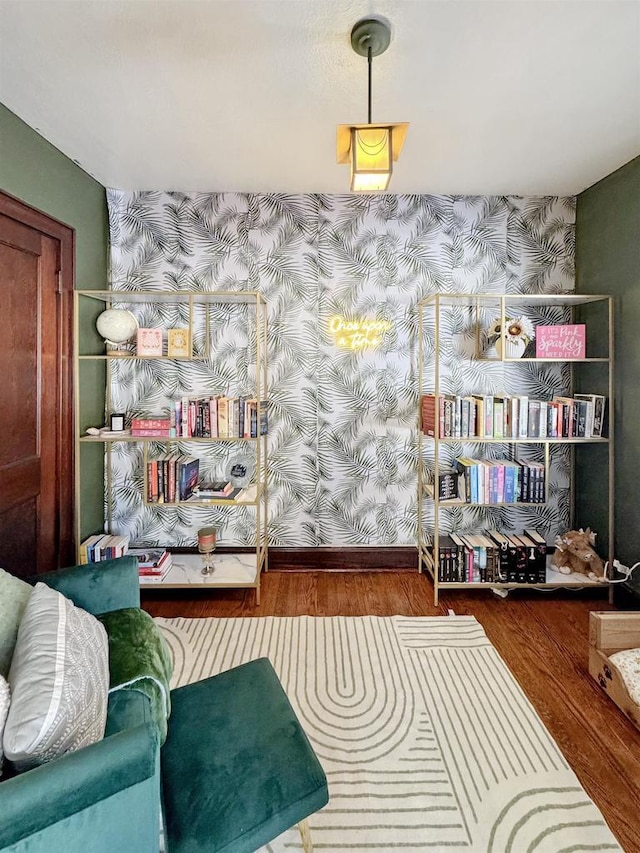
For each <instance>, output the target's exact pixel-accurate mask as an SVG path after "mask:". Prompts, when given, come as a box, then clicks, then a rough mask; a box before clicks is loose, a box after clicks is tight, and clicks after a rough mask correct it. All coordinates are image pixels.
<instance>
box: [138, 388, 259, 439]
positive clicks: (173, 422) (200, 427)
mask: <svg viewBox="0 0 640 853" xmlns="http://www.w3.org/2000/svg"><path fill="white" fill-rule="evenodd" d="M259 421H260V422H259V423H258V401H257V400H254V399H248V398H246V397H223V396H220V395H218V396H208V397H181V398H180V399H179V400H174V403H173V406H172V408H171V412H170V416H169V417H167V418H133V419H132V420H131V434H132V435H134V436H140V437H149V438H150V437H155V438H257V437H258V436H259V435H266V434H267V431H268V417H267V401H266V400H262V401H261V402H260V419H259Z"/></svg>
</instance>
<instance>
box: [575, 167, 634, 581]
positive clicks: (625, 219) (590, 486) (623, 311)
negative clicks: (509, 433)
mask: <svg viewBox="0 0 640 853" xmlns="http://www.w3.org/2000/svg"><path fill="white" fill-rule="evenodd" d="M576 290H577V291H578V292H580V293H610V294H611V295H613V296H614V297H615V320H614V328H615V340H616V343H615V352H614V358H615V362H614V363H615V407H614V411H615V423H616V426H615V440H616V444H615V553H616V556H617V557H618V559H619V560H620V561H621V562H622V563H624V564H626V565H631V564H633V563H635V562H636V561H637V560H640V502H639V500H638V471H639V470H640V379H639V372H638V371H639V368H640V157H637V158H636V159H635V160H632V161H631V162H630V163H627V164H626V166H623V167H622V168H621V169H618V170H617V171H616V172H614V173H613V174H611V175H609V176H608V177H606V178H604V179H603V180H601V181H599V182H598V183H597V184H594V186H592V187H590V188H589V189H587V190H585V191H584V192H583V193H581V194H580V195H579V196H578V207H577V215H576ZM603 467H604V460H602V461H601V462H600V469H599V470H598V469H597V468H596V469H595V470H594V468H593V467H591V468H590V470H589V471H588V472H587V471H586V467H585V466H584V465H581V468H580V471H579V475H580V476H579V478H578V483H580V481H582V483H583V489H582V491H581V492H580V491H579V493H578V502H579V503H578V513H577V517H578V518H580V519H582V518H589V517H591V516H593V517H594V518H595V519H596V524H597V523H599V522H598V520H597V519H598V518H599V515H600V510H601V509H602V505H603V498H604V495H603V488H602V483H603V482H604V471H603ZM598 484H599V486H600V487H599V488H598ZM594 526H595V525H594ZM596 529H597V528H596ZM634 587H637V588H638V589H640V572H638V573H636V579H635V580H634Z"/></svg>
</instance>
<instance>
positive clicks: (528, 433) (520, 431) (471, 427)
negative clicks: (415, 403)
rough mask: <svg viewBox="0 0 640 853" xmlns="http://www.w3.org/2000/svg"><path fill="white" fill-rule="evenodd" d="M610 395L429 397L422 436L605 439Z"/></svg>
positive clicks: (425, 401) (425, 396)
mask: <svg viewBox="0 0 640 853" xmlns="http://www.w3.org/2000/svg"><path fill="white" fill-rule="evenodd" d="M606 402H607V399H606V397H603V396H601V395H599V394H575V395H574V396H573V397H560V396H557V397H554V398H553V400H531V399H529V397H527V396H525V395H521V396H517V397H510V396H506V395H501V396H498V395H490V394H482V395H470V396H467V397H461V396H460V395H459V394H458V395H455V394H440V395H435V394H423V396H422V432H423V433H424V434H425V435H430V436H433V437H435V436H436V435H437V436H438V438H481V439H482V438H484V439H486V438H490V439H496V438H504V439H514V438H515V439H527V438H530V439H538V438H601V437H602V435H603V424H604V416H605V409H606Z"/></svg>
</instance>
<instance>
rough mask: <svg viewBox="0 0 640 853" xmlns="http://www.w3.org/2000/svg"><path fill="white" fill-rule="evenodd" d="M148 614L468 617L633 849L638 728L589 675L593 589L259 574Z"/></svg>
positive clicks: (371, 575)
mask: <svg viewBox="0 0 640 853" xmlns="http://www.w3.org/2000/svg"><path fill="white" fill-rule="evenodd" d="M143 606H144V607H145V609H146V610H147V611H148V612H149V613H151V614H152V615H153V616H186V617H204V616H216V617H223V616H226V617H239V616H242V617H250V618H253V617H259V616H302V615H310V616H337V615H343V616H366V615H374V616H393V615H396V614H398V615H403V616H435V615H443V614H446V613H447V611H448V610H449V608H451V609H453V610H454V611H455V613H457V614H459V615H465V614H466V615H472V616H475V617H476V618H477V619H478V621H479V622H480V623H481V624H482V626H483V627H484V629H485V631H486V632H487V635H488V637H489V639H490V640H491V642H492V643H493V645H494V646H495V647H496V649H497V650H498V652H499V654H500V655H501V657H502V658H503V660H504V661H505V663H506V664H507V666H508V667H509V669H510V670H511V672H512V673H513V675H514V676H515V678H516V679H517V680H518V682H519V684H520V686H521V687H522V689H523V690H524V692H525V693H526V695H527V697H528V698H529V700H530V701H531V703H532V704H533V706H534V707H535V708H536V710H537V712H538V714H539V715H540V717H541V718H542V720H543V721H544V723H545V725H546V726H547V728H548V729H549V731H550V733H551V735H552V736H553V738H554V739H555V741H556V743H557V744H558V746H559V747H560V749H561V750H562V752H563V753H564V755H565V757H566V759H567V761H568V762H569V764H570V765H571V767H572V768H573V770H574V771H575V773H576V774H577V776H578V778H579V779H580V781H581V783H582V785H583V786H584V788H585V790H586V791H587V793H588V794H589V796H590V797H591V798H592V799H593V800H594V802H595V803H596V804H597V805H598V807H599V808H600V809H601V811H602V813H603V814H604V816H605V819H606V820H607V822H608V823H609V826H610V827H611V829H612V830H613V832H614V833H615V835H616V837H617V838H618V840H619V841H620V844H621V845H622V847H623V848H624V850H625V851H626V853H640V812H639V810H638V803H640V732H638V730H637V729H636V728H635V727H634V726H633V725H632V724H631V723H630V722H629V721H628V720H627V718H626V717H625V716H624V715H623V714H622V713H621V712H620V711H618V709H617V708H616V706H615V705H614V704H613V703H612V702H611V700H610V699H609V698H608V697H607V696H606V695H605V694H604V692H603V691H602V690H600V688H599V687H598V685H597V684H596V683H595V682H594V681H593V679H591V678H590V676H589V674H588V668H587V658H588V623H589V612H590V611H591V610H610V609H612V608H611V605H609V604H608V603H607V600H606V597H605V596H604V595H603V594H602V593H601V592H593V591H583V592H574V591H567V592H565V591H557V592H553V593H548V592H544V593H543V592H536V591H535V590H517V591H515V592H512V593H510V595H509V596H508V597H507V598H506V599H500V598H498V597H496V596H495V595H493V593H491V592H490V591H487V592H484V591H482V590H480V591H471V590H470V591H469V592H465V591H464V590H461V591H449V592H447V593H445V594H444V595H441V598H440V603H439V606H438V607H434V606H433V591H432V588H431V585H430V582H429V581H428V579H427V577H426V576H425V575H420V574H418V573H417V572H415V573H413V572H406V571H403V572H379V571H378V572H357V573H348V572H344V573H343V572H340V573H331V572H312V571H306V572H300V573H298V572H291V571H287V572H273V571H271V572H268V573H267V574H266V575H265V576H264V579H263V582H262V603H261V605H260V607H256V606H255V596H254V592H253V590H226V591H225V590H218V591H215V592H211V593H207V592H204V593H203V592H202V591H201V590H198V591H197V592H195V591H194V592H186V593H184V592H179V593H177V592H175V591H174V592H173V594H172V595H171V597H168V595H167V593H152V594H150V593H145V596H144V599H143Z"/></svg>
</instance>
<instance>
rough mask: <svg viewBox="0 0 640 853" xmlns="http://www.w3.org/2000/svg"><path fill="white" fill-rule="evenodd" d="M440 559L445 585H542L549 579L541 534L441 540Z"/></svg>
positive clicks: (493, 533) (530, 532)
mask: <svg viewBox="0 0 640 853" xmlns="http://www.w3.org/2000/svg"><path fill="white" fill-rule="evenodd" d="M437 557H438V581H439V582H442V583H494V584H501V583H508V584H517V583H523V584H539V583H545V582H546V579H547V575H546V569H547V544H546V541H545V539H544V537H543V536H542V535H541V534H540V533H538V531H537V530H530V529H529V530H524V531H523V532H522V533H519V534H518V535H513V534H503V533H500V532H499V531H497V530H488V531H487V532H486V533H475V534H468V533H465V534H457V533H452V534H451V535H450V536H446V535H444V536H440V537H439V542H438V554H437Z"/></svg>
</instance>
